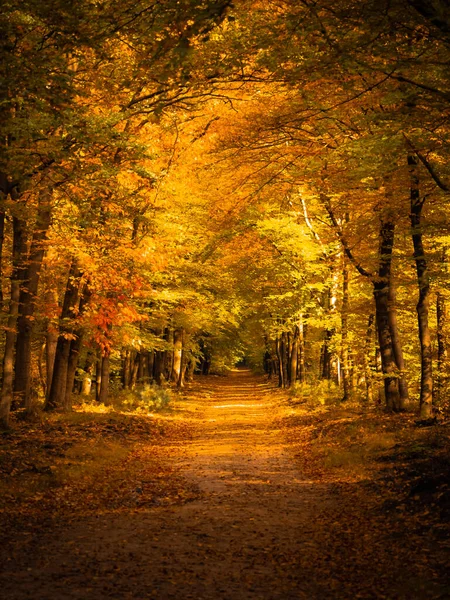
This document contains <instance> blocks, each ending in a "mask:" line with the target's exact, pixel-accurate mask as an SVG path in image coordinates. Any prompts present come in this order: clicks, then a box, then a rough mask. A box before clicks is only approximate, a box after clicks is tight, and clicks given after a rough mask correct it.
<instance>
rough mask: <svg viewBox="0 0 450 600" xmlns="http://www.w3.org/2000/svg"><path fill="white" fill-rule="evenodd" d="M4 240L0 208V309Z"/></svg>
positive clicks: (0, 306)
mask: <svg viewBox="0 0 450 600" xmlns="http://www.w3.org/2000/svg"><path fill="white" fill-rule="evenodd" d="M0 195H1V198H0V200H4V194H1V193H0ZM4 241H5V211H4V210H3V208H2V209H1V210H0V309H1V308H2V304H3V283H2V281H3V243H4Z"/></svg>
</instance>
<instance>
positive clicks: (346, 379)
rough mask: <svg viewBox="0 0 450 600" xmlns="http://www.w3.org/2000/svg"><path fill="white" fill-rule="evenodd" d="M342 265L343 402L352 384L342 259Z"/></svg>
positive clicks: (345, 273) (346, 280)
mask: <svg viewBox="0 0 450 600" xmlns="http://www.w3.org/2000/svg"><path fill="white" fill-rule="evenodd" d="M343 260H344V264H343V269H342V310H341V338H342V342H341V344H342V345H341V357H342V384H343V388H344V396H343V398H342V400H343V401H344V402H345V401H347V400H349V399H350V397H351V395H352V382H351V377H350V375H351V374H350V363H349V342H348V313H349V292H348V284H349V274H348V264H347V259H346V257H345V256H344V257H343Z"/></svg>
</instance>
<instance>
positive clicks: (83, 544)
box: [0, 371, 450, 600]
mask: <svg viewBox="0 0 450 600" xmlns="http://www.w3.org/2000/svg"><path fill="white" fill-rule="evenodd" d="M448 441H449V433H448V427H447V426H446V425H445V424H441V425H438V426H435V427H430V428H423V429H422V428H418V427H417V426H416V425H415V423H414V420H413V419H412V418H410V417H408V416H405V415H402V416H399V417H388V416H383V415H382V414H380V413H377V412H376V411H367V412H366V413H361V411H360V410H359V409H356V408H355V407H353V408H352V407H351V406H348V407H346V408H345V410H343V409H342V407H340V408H320V409H318V408H316V409H314V410H312V409H311V408H310V407H308V406H304V405H302V404H288V403H287V402H286V399H285V396H284V395H283V394H281V393H279V392H277V391H276V390H273V389H272V388H271V387H270V386H268V385H267V384H265V383H264V382H263V381H262V380H261V379H258V378H255V377H253V376H251V375H250V374H249V373H248V372H246V371H239V372H235V373H233V375H232V376H231V377H228V378H208V379H206V380H205V381H203V382H202V383H201V384H196V386H194V388H193V389H191V390H189V391H188V393H187V395H186V397H185V398H184V399H180V400H178V401H177V403H176V406H175V407H174V410H173V411H172V412H168V413H165V414H161V415H159V416H157V417H147V416H127V415H121V414H111V413H110V414H98V415H89V414H87V413H79V414H75V415H72V416H71V417H70V418H67V417H60V416H59V417H53V418H52V420H51V421H49V422H46V423H42V424H34V425H32V426H30V425H26V424H23V425H17V427H16V428H15V429H14V430H13V431H12V432H11V433H6V434H4V435H3V437H2V438H1V458H0V472H1V476H2V477H1V483H0V492H1V498H0V507H1V525H2V534H3V538H4V539H3V541H2V543H1V546H0V560H1V562H2V567H3V568H2V574H1V575H0V585H1V589H2V592H3V594H2V598H5V599H17V600H22V599H23V598H33V599H59V598H74V599H75V598H77V599H80V600H81V599H87V600H90V599H92V600H94V599H96V600H97V599H101V598H123V599H126V598H136V599H143V598H152V599H155V600H164V599H166V598H167V599H169V598H173V599H177V600H184V599H188V598H192V599H194V598H195V599H205V600H206V599H224V600H225V599H230V600H233V599H242V600H244V599H274V600H275V599H280V600H281V599H283V600H284V599H292V600H294V599H302V598H304V599H317V600H319V599H320V600H321V599H323V598H333V599H346V598H351V599H353V598H366V599H370V598H373V599H375V598H386V599H389V600H394V599H397V598H398V599H400V598H402V599H403V598H404V599H405V600H406V599H411V598H413V599H414V598H417V599H422V598H423V599H437V598H450V587H449V583H450V580H449V577H448V574H447V565H448V564H449V558H450V544H449V535H448V534H449V530H450V528H449V523H448V519H449V504H450V503H449V487H448V473H449V460H448V456H449V455H448V448H449V444H448Z"/></svg>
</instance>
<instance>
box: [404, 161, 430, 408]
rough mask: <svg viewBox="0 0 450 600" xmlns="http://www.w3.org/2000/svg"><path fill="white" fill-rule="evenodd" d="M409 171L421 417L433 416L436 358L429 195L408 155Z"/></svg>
mask: <svg viewBox="0 0 450 600" xmlns="http://www.w3.org/2000/svg"><path fill="white" fill-rule="evenodd" d="M408 165H409V173H410V178H411V190H410V196H411V227H412V240H413V246H414V260H415V262H416V271H417V283H418V286H419V300H418V302H417V306H416V309H417V317H418V322H419V341H420V353H421V378H420V416H421V417H422V418H423V419H427V418H429V417H431V414H432V406H433V358H432V347H431V333H430V327H429V323H428V312H429V307H430V281H429V274H428V264H427V260H426V258H425V249H424V246H423V239H422V223H421V217H422V209H423V205H424V201H425V198H420V190H419V168H418V159H417V158H416V157H415V156H414V155H409V156H408Z"/></svg>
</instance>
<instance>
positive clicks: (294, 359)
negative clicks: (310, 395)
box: [289, 326, 299, 386]
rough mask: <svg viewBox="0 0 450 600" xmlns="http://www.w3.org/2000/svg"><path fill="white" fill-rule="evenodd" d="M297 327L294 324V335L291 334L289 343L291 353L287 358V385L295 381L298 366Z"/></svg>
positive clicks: (291, 384)
mask: <svg viewBox="0 0 450 600" xmlns="http://www.w3.org/2000/svg"><path fill="white" fill-rule="evenodd" d="M298 338H299V329H298V327H297V326H296V327H295V329H294V335H293V336H292V344H291V355H290V360H289V386H293V385H294V383H295V382H296V381H297V368H298V346H299V343H298V341H299V339H298Z"/></svg>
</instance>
